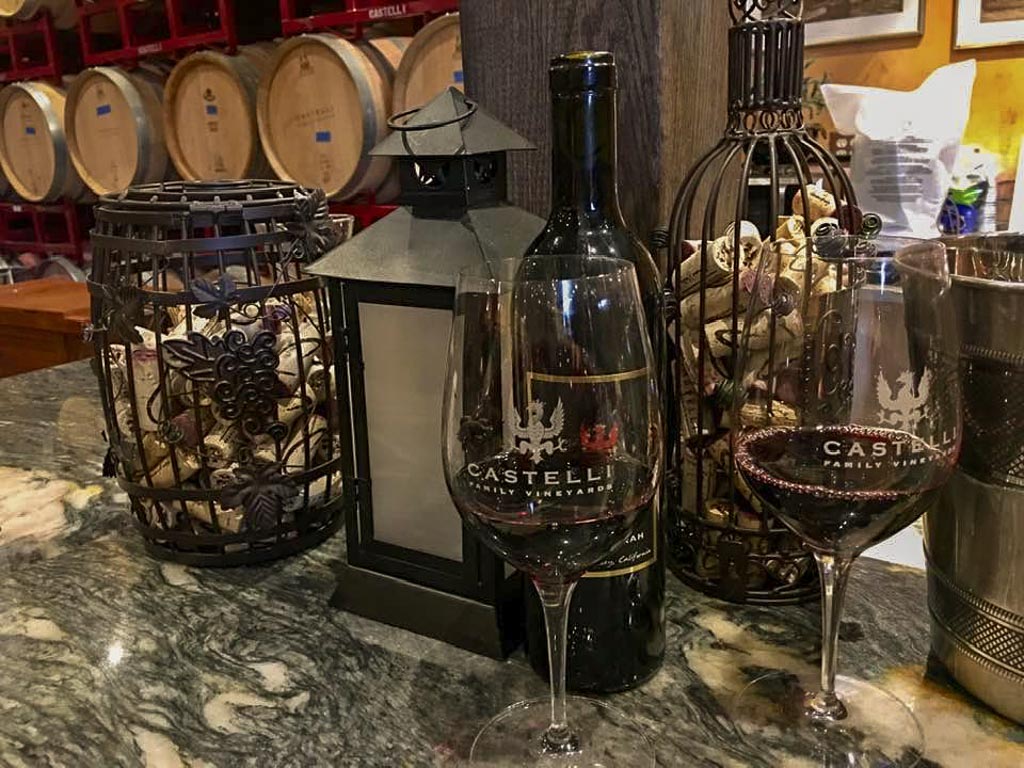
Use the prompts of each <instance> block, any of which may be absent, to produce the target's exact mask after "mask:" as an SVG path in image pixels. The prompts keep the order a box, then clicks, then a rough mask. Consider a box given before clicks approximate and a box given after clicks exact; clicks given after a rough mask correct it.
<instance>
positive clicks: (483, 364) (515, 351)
mask: <svg viewBox="0 0 1024 768" xmlns="http://www.w3.org/2000/svg"><path fill="white" fill-rule="evenodd" d="M654 366H655V361H654V357H653V353H652V351H651V347H650V342H649V339H648V335H647V330H646V325H645V323H644V313H643V306H642V304H641V299H640V292H639V289H638V287H637V279H636V273H635V271H634V268H633V266H632V265H631V264H630V263H629V262H626V261H624V260H620V259H613V258H603V257H584V256H533V257H530V258H525V259H517V260H506V261H500V262H490V263H488V264H485V265H481V267H480V268H478V269H472V270H469V271H467V272H464V273H463V274H461V275H460V277H459V280H458V284H457V286H456V302H455V317H454V322H453V325H452V335H451V344H450V348H449V359H448V380H447V386H446V389H445V401H444V414H443V424H444V437H443V453H444V456H443V458H444V471H445V478H446V480H447V483H448V490H449V492H450V493H451V496H452V499H453V500H454V502H455V506H456V507H457V508H458V510H459V512H460V513H461V515H462V517H463V519H464V520H465V521H466V523H467V524H468V526H469V527H470V528H471V529H472V530H473V531H474V532H475V533H476V535H477V536H479V537H480V539H481V540H482V541H483V542H484V543H485V544H486V545H487V546H489V547H490V548H491V549H493V550H494V551H495V552H497V553H498V554H499V555H500V556H501V557H502V558H504V559H505V560H506V561H507V562H508V563H510V564H511V565H512V566H514V567H515V568H518V569H519V570H521V571H523V572H525V573H526V574H528V575H529V576H530V578H531V579H532V580H533V583H534V585H535V586H536V588H537V592H538V594H539V595H540V599H541V603H542V604H543V607H544V615H545V621H546V624H547V636H548V658H549V661H550V669H551V670H552V674H551V698H550V701H549V700H547V699H537V700H532V701H526V702H521V703H519V704H515V705H513V706H511V707H509V708H508V709H506V710H505V711H504V712H502V713H501V714H499V715H498V716H497V717H495V718H494V719H493V720H491V721H490V723H488V724H487V726H486V727H485V728H484V729H483V730H482V731H481V732H480V734H479V736H477V738H476V741H475V742H474V744H473V748H472V753H471V756H470V760H471V762H472V763H473V764H476V765H494V766H506V765H509V766H512V765H514V766H533V765H538V766H540V765H543V766H566V767H568V766H573V767H574V768H585V767H587V766H630V767H632V766H651V765H653V763H654V751H653V748H652V746H651V744H650V742H649V741H648V740H647V738H646V737H645V736H644V734H643V732H642V731H641V730H640V729H639V728H638V727H637V726H636V725H634V724H633V723H632V722H631V721H630V719H629V718H628V717H626V716H625V715H623V714H621V713H619V712H618V711H617V710H615V709H613V708H611V707H609V706H607V705H606V704H604V703H602V702H598V701H594V700H590V699H585V698H579V697H566V695H565V650H566V616H567V609H568V605H569V600H570V598H571V595H572V591H573V588H574V586H575V585H576V583H577V581H578V580H579V579H580V577H581V576H582V575H583V574H584V572H585V571H587V570H588V569H589V568H591V567H592V566H593V565H594V564H595V563H597V562H599V561H601V560H604V559H606V558H607V557H609V556H610V555H611V554H613V552H614V551H615V550H616V548H617V547H619V546H620V545H622V544H623V543H625V541H626V539H627V537H628V536H629V533H630V526H631V524H632V523H633V521H634V518H635V517H636V515H637V513H638V512H639V510H641V509H642V508H643V507H644V506H645V505H647V504H649V503H650V502H651V499H652V498H653V496H654V494H655V492H656V489H657V487H658V484H659V482H660V479H661V470H662V456H661V421H660V405H659V400H658V390H657V384H656V378H655V376H656V372H655V367H654Z"/></svg>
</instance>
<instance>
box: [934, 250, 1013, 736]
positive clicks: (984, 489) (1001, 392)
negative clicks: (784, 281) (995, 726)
mask: <svg viewBox="0 0 1024 768" xmlns="http://www.w3.org/2000/svg"><path fill="white" fill-rule="evenodd" d="M947 247H948V248H949V252H950V268H951V272H953V296H954V302H955V306H956V311H957V317H958V324H959V326H960V339H961V349H960V365H961V381H962V389H963V398H964V436H963V449H962V452H961V457H960V464H959V467H958V469H957V471H956V473H955V474H954V476H953V478H952V480H951V481H950V482H949V484H948V485H947V486H946V488H945V490H944V491H943V494H942V496H941V498H940V500H939V502H938V504H937V505H936V508H935V509H934V510H933V511H931V512H930V513H929V514H928V515H927V517H926V519H925V550H926V554H927V557H928V607H929V611H930V613H931V619H932V650H933V651H934V652H935V654H936V656H938V658H939V659H940V660H941V661H942V662H943V663H944V664H945V665H946V667H947V668H948V669H949V671H950V672H951V673H952V675H953V677H955V678H956V679H957V681H959V682H960V684H961V685H963V686H964V687H965V688H966V689H967V690H969V691H970V692H971V693H973V694H974V695H975V696H977V697H978V698H979V699H981V700H982V701H984V702H986V703H987V704H989V705H990V706H991V707H992V708H993V709H995V710H997V711H999V712H1000V713H1002V714H1003V715H1006V716H1007V717H1009V718H1011V719H1013V720H1016V721H1017V722H1020V723H1024V235H999V236H989V237H972V238H956V239H952V240H949V241H947Z"/></svg>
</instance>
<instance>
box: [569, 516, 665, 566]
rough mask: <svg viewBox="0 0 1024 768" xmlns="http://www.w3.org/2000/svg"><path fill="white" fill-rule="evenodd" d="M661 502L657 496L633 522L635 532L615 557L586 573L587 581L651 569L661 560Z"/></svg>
mask: <svg viewBox="0 0 1024 768" xmlns="http://www.w3.org/2000/svg"><path fill="white" fill-rule="evenodd" d="M658 508H659V504H658V499H657V497H655V499H654V501H652V502H651V503H650V504H649V505H648V506H647V507H645V508H644V509H642V510H640V514H638V515H637V517H636V522H634V523H633V530H632V531H630V533H629V538H628V539H626V542H625V543H624V544H623V545H622V546H621V547H619V548H618V549H617V550H615V554H613V555H612V556H611V557H609V558H607V559H605V560H603V561H601V562H600V563H598V564H597V565H595V566H594V567H592V568H591V569H590V570H589V571H587V572H586V573H585V574H583V578H585V579H610V578H612V577H614V576H625V575H626V574H629V573H636V572H637V571H642V570H644V568H650V567H651V566H652V565H654V563H655V562H656V561H657V560H658Z"/></svg>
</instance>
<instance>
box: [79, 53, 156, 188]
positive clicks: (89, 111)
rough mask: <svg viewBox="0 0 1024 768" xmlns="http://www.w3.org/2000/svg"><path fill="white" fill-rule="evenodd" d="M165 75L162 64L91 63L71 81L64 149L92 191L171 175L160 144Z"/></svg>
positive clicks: (140, 182) (121, 186)
mask: <svg viewBox="0 0 1024 768" xmlns="http://www.w3.org/2000/svg"><path fill="white" fill-rule="evenodd" d="M165 79H166V72H165V70H164V68H162V67H161V66H160V65H144V66H140V67H139V68H138V69H134V70H132V71H131V72H128V71H125V70H123V69H120V68H118V67H93V68H92V69H86V70H84V71H83V72H82V73H81V74H80V75H78V77H76V78H75V80H74V82H73V83H72V84H71V88H70V89H69V90H68V102H67V107H66V112H67V114H66V124H67V134H68V149H69V151H70V152H71V159H72V161H73V162H74V164H75V167H76V168H77V169H78V172H79V174H81V176H82V180H83V181H85V183H86V184H87V185H88V186H89V188H90V189H92V191H93V192H95V193H96V194H100V195H103V194H111V193H116V192H122V191H124V190H125V189H127V188H128V187H129V186H131V185H132V184H142V183H145V182H154V181H164V180H165V179H168V178H170V177H171V176H173V166H172V165H171V163H170V162H169V160H168V157H167V148H166V146H165V144H164V118H163V105H162V99H163V84H164V80H165Z"/></svg>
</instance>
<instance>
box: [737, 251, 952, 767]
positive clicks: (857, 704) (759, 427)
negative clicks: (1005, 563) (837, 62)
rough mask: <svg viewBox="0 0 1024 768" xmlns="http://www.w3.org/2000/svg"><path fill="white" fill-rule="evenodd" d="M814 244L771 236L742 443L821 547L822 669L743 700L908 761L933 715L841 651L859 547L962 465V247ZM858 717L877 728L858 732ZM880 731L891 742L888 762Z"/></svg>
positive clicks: (748, 337) (744, 359)
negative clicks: (814, 681)
mask: <svg viewBox="0 0 1024 768" xmlns="http://www.w3.org/2000/svg"><path fill="white" fill-rule="evenodd" d="M808 250H809V252H808V253H804V254H793V253H791V252H786V251H785V250H784V249H783V247H782V246H781V245H780V244H768V245H767V246H766V247H765V248H764V250H763V251H762V253H761V256H760V260H759V263H758V265H757V267H756V278H755V287H754V289H753V290H752V291H751V292H750V298H749V304H748V307H747V314H746V317H745V319H744V322H743V328H742V334H741V337H740V354H739V362H738V370H737V372H736V377H735V392H736V396H735V400H734V404H733V412H732V424H733V433H732V456H733V461H734V462H735V467H736V470H737V484H738V487H739V488H740V489H741V490H742V491H743V492H745V493H748V494H751V495H752V496H753V497H755V498H756V499H758V500H759V501H760V503H761V504H762V505H764V507H765V508H766V509H767V510H768V511H769V512H770V513H771V514H773V515H774V516H775V517H776V518H777V519H778V520H779V521H780V522H782V524H783V525H785V526H786V527H787V528H789V529H790V530H791V531H793V532H794V533H795V534H796V535H797V536H798V537H800V539H801V540H802V541H803V542H804V544H805V545H806V546H807V547H808V548H809V549H810V550H811V551H812V552H813V553H814V556H815V559H816V561H817V564H818V568H819V573H820V576H821V582H822V590H823V600H822V625H823V627H822V630H823V643H822V649H823V650H822V670H821V679H820V685H819V686H817V690H815V686H813V685H807V686H804V688H803V689H802V690H801V689H800V688H797V689H796V690H794V689H793V687H792V686H790V689H789V690H790V694H789V696H788V698H787V697H782V698H779V697H778V696H776V697H775V700H774V701H772V697H771V695H770V694H766V692H767V691H768V689H769V687H770V686H772V685H776V686H777V685H778V681H777V680H774V681H772V680H761V681H755V682H754V683H753V684H752V685H751V686H748V688H747V690H746V691H744V693H743V694H742V695H741V697H740V699H739V700H738V701H737V703H736V712H737V717H738V718H739V721H740V726H741V728H743V727H744V723H748V724H749V722H750V721H752V720H756V719H761V720H763V719H764V717H768V716H769V715H768V714H767V713H768V712H769V710H771V711H772V712H773V714H772V715H770V717H776V718H781V721H782V722H785V723H786V724H787V726H790V727H792V728H794V729H795V730H798V731H800V730H801V729H803V730H806V731H807V733H808V736H809V737H810V736H812V735H813V738H814V741H815V742H816V743H818V744H819V745H820V747H821V750H822V753H823V755H825V756H827V757H828V758H829V760H838V761H839V762H840V763H841V764H842V765H844V766H845V765H851V766H858V765H879V764H881V765H885V764H902V763H901V762H900V761H901V760H902V761H905V760H906V759H907V756H908V755H910V756H913V755H919V754H920V752H921V750H922V747H923V745H922V737H921V729H920V727H919V725H918V724H917V723H916V721H914V719H913V715H912V714H911V713H910V712H909V711H908V710H907V709H906V708H905V707H904V706H903V705H902V704H901V703H900V702H899V701H898V700H896V699H895V698H894V697H892V696H891V695H890V694H888V693H886V692H884V691H882V690H880V689H878V688H875V687H874V686H872V685H870V684H868V683H864V682H862V681H856V680H849V679H845V678H844V679H840V680H838V681H837V679H836V674H835V672H836V649H837V643H838V627H839V616H840V614H841V609H842V600H843V596H844V593H845V588H846V581H847V577H848V575H849V569H850V565H851V564H852V562H853V560H854V559H855V558H856V557H857V556H858V555H859V554H860V553H862V552H863V551H864V550H865V549H867V548H868V547H870V546H872V545H874V544H877V543H879V542H881V541H884V540H885V539H887V538H889V537H890V536H892V535H894V534H895V533H897V532H898V531H900V530H901V529H903V528H905V527H906V526H908V525H910V524H911V523H912V522H913V521H914V520H916V519H917V518H918V517H920V515H921V514H922V513H923V512H924V511H925V510H926V509H927V508H929V507H930V506H931V505H932V503H933V502H934V501H935V500H936V498H937V496H938V493H939V490H940V489H941V487H942V486H943V484H944V483H945V482H946V481H947V480H948V479H949V477H950V475H951V474H952V471H953V469H954V467H955V465H956V460H957V456H958V453H959V447H960V433H961V414H960V391H959V376H958V368H957V365H958V353H957V349H958V346H957V328H956V323H955V317H954V312H953V309H952V306H951V292H950V286H951V283H950V276H949V271H948V266H947V261H946V253H945V249H944V248H943V246H942V245H941V244H940V243H938V242H924V241H912V240H905V239H893V238H885V237H882V238H879V239H877V240H873V239H866V238H862V237H850V236H845V235H831V236H828V237H824V238H817V239H815V240H814V241H812V244H811V248H810V249H808ZM801 259H802V261H801ZM783 699H786V700H788V703H784V701H783ZM794 700H799V701H802V704H801V705H800V706H796V707H794V706H793V701H794ZM851 729H853V730H855V731H856V732H857V733H858V734H861V735H863V736H864V737H865V738H864V739H859V738H858V739H854V738H851V737H850V734H851ZM883 731H884V732H885V734H886V735H885V737H884V738H882V737H881V735H880V734H881V732H883ZM754 732H756V729H750V733H754ZM893 734H897V737H896V738H895V741H894V737H893ZM872 735H875V736H878V737H879V738H877V739H875V740H873V741H872V739H871V738H870V737H871V736H872ZM868 743H870V744H872V746H871V747H869V746H867V744H868ZM879 743H885V744H887V745H888V746H889V752H891V754H890V755H889V757H888V758H883V759H882V760H881V762H879V754H878V744H879ZM872 750H873V751H872ZM886 754H889V753H886ZM886 759H888V760H890V762H886Z"/></svg>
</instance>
